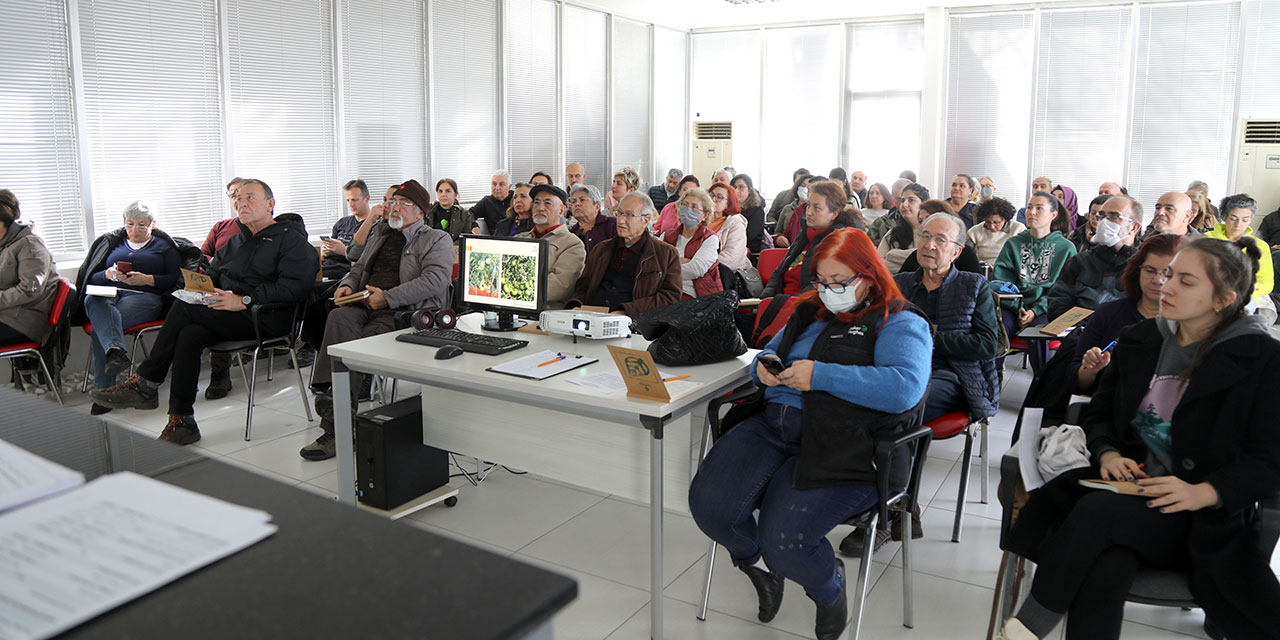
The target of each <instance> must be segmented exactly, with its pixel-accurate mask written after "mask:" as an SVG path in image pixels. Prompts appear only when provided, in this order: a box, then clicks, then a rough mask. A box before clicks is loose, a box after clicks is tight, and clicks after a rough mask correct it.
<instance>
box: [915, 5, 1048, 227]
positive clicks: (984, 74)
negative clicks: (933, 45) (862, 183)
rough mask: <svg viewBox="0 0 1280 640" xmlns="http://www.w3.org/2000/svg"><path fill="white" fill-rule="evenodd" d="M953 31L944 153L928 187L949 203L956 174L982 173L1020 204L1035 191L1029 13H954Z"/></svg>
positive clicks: (932, 192) (948, 66)
mask: <svg viewBox="0 0 1280 640" xmlns="http://www.w3.org/2000/svg"><path fill="white" fill-rule="evenodd" d="M950 25H951V39H950V43H949V47H948V49H949V53H950V57H949V62H948V65H947V99H946V104H947V123H946V124H947V128H946V138H945V139H946V153H945V156H944V158H943V173H942V175H941V176H939V177H938V180H939V184H937V185H926V186H928V187H929V188H930V193H931V194H934V195H935V196H941V197H943V198H945V197H947V195H948V193H949V189H948V187H950V185H951V177H952V176H954V175H955V174H957V173H968V174H974V175H977V174H983V175H988V176H991V178H992V179H993V180H994V181H995V183H996V186H997V188H998V189H1000V193H1001V194H1002V195H1004V197H1005V198H1007V199H1009V200H1010V201H1011V202H1014V203H1023V202H1025V201H1026V195H1027V189H1028V187H1029V186H1030V185H1029V182H1030V181H1029V180H1028V179H1027V149H1028V147H1027V145H1028V144H1029V142H1030V140H1029V138H1030V129H1031V99H1032V91H1031V84H1032V69H1031V61H1032V56H1033V55H1034V54H1035V51H1033V49H1032V44H1031V42H1032V38H1033V35H1034V34H1033V33H1032V29H1031V27H1032V15H1031V12H1030V11H1018V12H1008V13H997V14H973V15H953V16H951V21H950ZM895 175H896V174H895ZM939 188H941V191H939Z"/></svg>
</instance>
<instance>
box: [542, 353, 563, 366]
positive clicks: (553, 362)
mask: <svg viewBox="0 0 1280 640" xmlns="http://www.w3.org/2000/svg"><path fill="white" fill-rule="evenodd" d="M564 358H565V355H564V354H563V353H562V354H560V355H558V356H556V357H554V358H552V359H550V360H548V361H546V362H544V363H542V364H540V365H538V366H539V367H545V366H547V365H549V364H555V363H557V362H560V361H561V360H564Z"/></svg>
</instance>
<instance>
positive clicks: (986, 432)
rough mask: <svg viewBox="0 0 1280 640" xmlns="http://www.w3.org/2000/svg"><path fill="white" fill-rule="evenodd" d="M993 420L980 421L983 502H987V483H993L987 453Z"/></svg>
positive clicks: (984, 419) (989, 459)
mask: <svg viewBox="0 0 1280 640" xmlns="http://www.w3.org/2000/svg"><path fill="white" fill-rule="evenodd" d="M990 423H991V420H990V419H989V418H983V419H982V421H981V422H980V423H979V424H980V425H982V426H981V427H980V428H981V429H982V504H987V485H989V484H991V478H990V476H991V458H990V457H989V456H988V455H987V454H988V452H989V451H990V449H988V447H987V440H989V439H990V436H991V424H990Z"/></svg>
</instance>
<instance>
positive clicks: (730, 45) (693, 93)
mask: <svg viewBox="0 0 1280 640" xmlns="http://www.w3.org/2000/svg"><path fill="white" fill-rule="evenodd" d="M692 40H693V60H694V64H693V66H692V69H691V75H692V76H693V77H692V78H691V79H690V83H689V87H690V89H689V118H690V120H693V121H728V122H732V123H733V157H731V158H729V162H730V163H731V164H732V166H733V168H734V169H736V170H737V171H738V173H745V174H748V175H750V176H751V179H752V181H753V182H754V183H755V185H756V188H757V189H761V190H765V187H764V185H763V184H761V179H762V177H763V176H762V175H761V174H760V152H761V139H760V70H761V68H760V46H761V45H760V31H759V30H752V31H726V32H720V33H698V34H694V35H693V37H692ZM687 126H688V127H689V128H690V129H692V124H689V125H687ZM771 142H772V141H771ZM768 148H769V149H770V150H772V148H773V147H772V146H769V147H768ZM688 170H690V171H692V170H693V167H689V168H688ZM790 175H791V172H790V170H788V172H787V175H786V176H783V181H784V182H785V180H786V178H787V177H789V176H790ZM699 178H700V179H709V178H710V176H699ZM774 183H775V184H776V183H777V180H775V181H774ZM790 186H791V185H787V187H790ZM765 195H771V194H769V193H768V191H765Z"/></svg>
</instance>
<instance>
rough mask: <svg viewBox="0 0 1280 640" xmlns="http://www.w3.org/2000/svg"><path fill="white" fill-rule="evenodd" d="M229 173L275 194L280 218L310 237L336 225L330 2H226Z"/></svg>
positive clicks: (337, 184) (337, 193) (338, 191)
mask: <svg viewBox="0 0 1280 640" xmlns="http://www.w3.org/2000/svg"><path fill="white" fill-rule="evenodd" d="M227 16H228V29H227V30H228V33H229V34H230V35H229V38H228V41H227V43H226V46H227V50H228V53H229V55H230V69H229V71H230V78H231V95H230V96H229V100H228V103H229V105H230V118H231V122H230V123H228V125H229V126H228V128H229V131H230V134H231V140H232V142H231V144H232V149H233V153H234V156H233V157H234V163H233V170H234V171H235V173H236V174H238V175H240V176H242V177H246V178H258V179H261V180H263V181H265V182H266V183H267V184H269V185H271V188H272V190H273V191H274V192H275V199H276V207H275V212H276V214H277V215H279V214H282V213H296V214H298V215H300V216H302V217H303V219H305V220H306V222H307V228H308V230H309V231H310V232H311V233H313V234H320V233H327V232H328V230H329V228H330V227H331V226H332V224H333V220H334V211H335V201H336V200H338V199H339V198H340V197H341V196H342V193H341V187H342V185H341V183H340V181H339V180H338V175H337V150H336V140H337V138H336V131H335V129H334V90H333V56H332V47H333V24H332V22H333V20H332V17H333V14H332V9H331V5H330V4H329V2H328V1H327V0H227Z"/></svg>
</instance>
